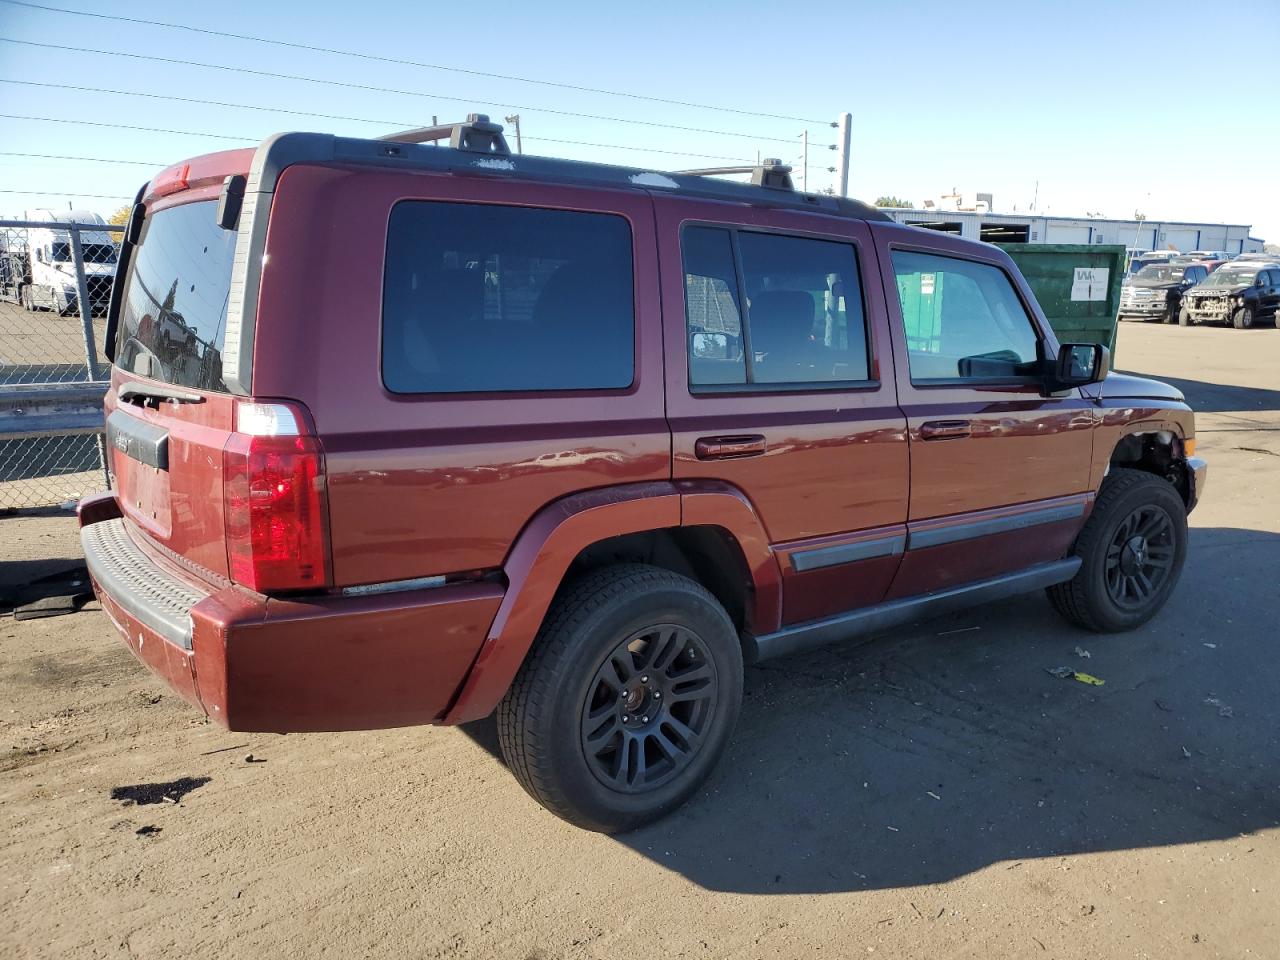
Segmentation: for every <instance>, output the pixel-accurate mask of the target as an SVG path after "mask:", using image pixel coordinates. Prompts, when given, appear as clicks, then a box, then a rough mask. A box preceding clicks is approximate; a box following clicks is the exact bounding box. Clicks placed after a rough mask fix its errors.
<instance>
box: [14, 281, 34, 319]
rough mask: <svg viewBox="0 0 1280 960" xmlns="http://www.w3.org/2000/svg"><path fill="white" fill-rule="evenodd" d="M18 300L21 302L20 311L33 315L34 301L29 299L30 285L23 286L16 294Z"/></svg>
mask: <svg viewBox="0 0 1280 960" xmlns="http://www.w3.org/2000/svg"><path fill="white" fill-rule="evenodd" d="M18 299H19V300H21V301H22V309H23V310H26V311H27V312H28V313H34V312H35V309H36V305H35V301H34V300H33V299H32V297H31V284H29V283H27V284H23V286H22V289H21V291H20V292H19V293H18Z"/></svg>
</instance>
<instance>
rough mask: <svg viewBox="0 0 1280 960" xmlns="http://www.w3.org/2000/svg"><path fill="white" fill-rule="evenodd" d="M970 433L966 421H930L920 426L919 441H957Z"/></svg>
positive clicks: (969, 426) (969, 427)
mask: <svg viewBox="0 0 1280 960" xmlns="http://www.w3.org/2000/svg"><path fill="white" fill-rule="evenodd" d="M972 432H973V428H972V426H971V424H970V423H969V421H968V420H930V421H929V422H928V423H922V424H920V439H921V440H959V439H960V438H961V437H967V436H969V435H970V434H971V433H972Z"/></svg>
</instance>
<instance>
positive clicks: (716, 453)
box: [693, 433, 765, 460]
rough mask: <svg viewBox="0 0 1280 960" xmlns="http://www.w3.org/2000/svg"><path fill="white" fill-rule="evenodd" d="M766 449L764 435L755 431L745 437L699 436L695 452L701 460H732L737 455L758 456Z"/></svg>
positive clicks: (694, 448) (694, 446)
mask: <svg viewBox="0 0 1280 960" xmlns="http://www.w3.org/2000/svg"><path fill="white" fill-rule="evenodd" d="M764 451H765V442H764V437H762V436H760V434H758V433H753V434H751V435H749V436H745V437H699V438H698V439H697V441H695V442H694V445H693V453H694V456H696V457H697V458H698V459H699V460H731V459H733V458H735V457H758V456H760V455H761V454H763V453H764Z"/></svg>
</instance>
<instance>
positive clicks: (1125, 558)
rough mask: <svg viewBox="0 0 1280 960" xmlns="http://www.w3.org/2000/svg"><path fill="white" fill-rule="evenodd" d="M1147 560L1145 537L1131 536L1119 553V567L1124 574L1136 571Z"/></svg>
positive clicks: (1130, 574)
mask: <svg viewBox="0 0 1280 960" xmlns="http://www.w3.org/2000/svg"><path fill="white" fill-rule="evenodd" d="M1146 562H1147V538H1146V537H1133V538H1131V539H1130V540H1129V541H1128V542H1126V543H1125V545H1124V550H1122V551H1121V553H1120V569H1121V570H1122V571H1123V572H1124V574H1125V576H1129V577H1131V576H1133V575H1134V574H1136V573H1138V571H1140V570H1141V569H1142V568H1143V567H1144V566H1145V565H1146Z"/></svg>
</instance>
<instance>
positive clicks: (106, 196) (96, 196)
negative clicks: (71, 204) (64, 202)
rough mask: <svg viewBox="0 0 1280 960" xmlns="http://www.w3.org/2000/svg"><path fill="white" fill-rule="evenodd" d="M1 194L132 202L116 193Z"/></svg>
mask: <svg viewBox="0 0 1280 960" xmlns="http://www.w3.org/2000/svg"><path fill="white" fill-rule="evenodd" d="M0 193H21V194H24V195H26V196H29V197H81V198H83V199H89V200H132V199H133V197H122V196H120V195H119V194H116V193H67V192H66V191H64V190H0Z"/></svg>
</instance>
